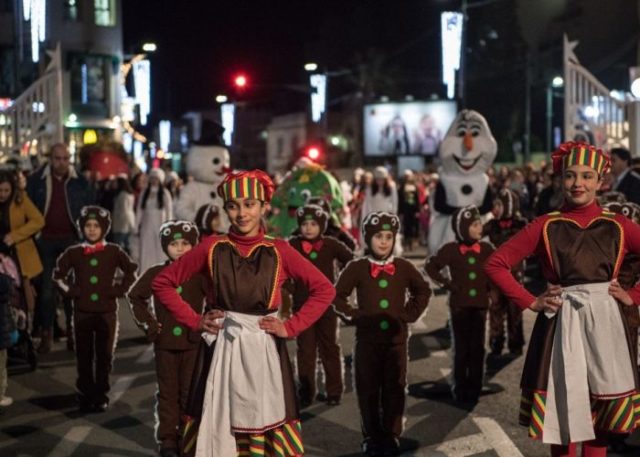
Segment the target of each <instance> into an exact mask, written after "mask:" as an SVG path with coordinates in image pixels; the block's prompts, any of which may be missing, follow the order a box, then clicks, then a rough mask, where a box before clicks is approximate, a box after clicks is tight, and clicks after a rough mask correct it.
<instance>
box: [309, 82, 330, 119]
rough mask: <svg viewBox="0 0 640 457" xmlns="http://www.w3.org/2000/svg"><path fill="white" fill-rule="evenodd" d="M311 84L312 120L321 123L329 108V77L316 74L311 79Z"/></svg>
mask: <svg viewBox="0 0 640 457" xmlns="http://www.w3.org/2000/svg"><path fill="white" fill-rule="evenodd" d="M309 82H310V84H311V120H312V121H313V122H320V120H321V119H322V115H323V114H324V112H325V109H326V106H327V76H326V75H322V74H314V75H311V76H310V77H309Z"/></svg>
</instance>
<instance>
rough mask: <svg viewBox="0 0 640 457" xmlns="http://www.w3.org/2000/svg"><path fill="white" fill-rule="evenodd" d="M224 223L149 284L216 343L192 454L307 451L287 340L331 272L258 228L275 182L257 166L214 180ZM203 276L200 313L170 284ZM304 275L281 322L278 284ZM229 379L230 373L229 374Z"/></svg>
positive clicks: (317, 308)
mask: <svg viewBox="0 0 640 457" xmlns="http://www.w3.org/2000/svg"><path fill="white" fill-rule="evenodd" d="M218 193H219V194H220V196H221V197H222V199H223V200H224V202H225V203H224V211H225V213H226V214H227V216H228V217H229V221H230V223H231V228H230V230H229V233H228V234H226V235H223V236H215V235H214V236H210V237H209V238H206V239H205V240H204V241H202V242H201V243H200V244H199V245H198V246H197V247H196V248H194V249H192V250H191V251H190V252H188V253H186V254H185V255H183V256H182V257H180V258H179V259H178V260H176V261H175V262H173V263H172V264H171V265H169V266H167V267H166V268H165V269H164V270H163V271H162V272H160V274H159V275H158V276H157V277H156V279H155V280H154V281H153V283H152V289H153V291H154V294H155V296H156V297H157V298H158V299H159V300H160V301H161V302H162V303H163V304H164V305H165V307H166V308H167V309H169V310H170V311H171V313H172V314H173V315H174V317H175V318H176V320H177V321H178V322H179V323H182V324H183V325H186V326H187V327H189V328H190V329H191V330H201V331H204V332H205V333H204V334H203V336H204V337H205V338H206V340H207V341H209V342H210V343H211V344H215V348H214V350H213V356H212V360H211V363H210V367H209V369H208V370H206V371H204V375H205V376H206V382H205V388H204V400H203V402H202V405H203V409H202V416H201V419H200V426H199V429H198V433H197V443H196V449H195V455H196V456H198V457H217V456H230V455H236V453H238V454H239V455H250V454H249V453H250V450H251V449H259V450H260V452H264V455H267V456H276V455H278V456H282V455H284V456H287V457H290V456H291V457H292V456H299V455H302V454H303V453H304V447H303V444H302V435H301V426H300V419H299V414H298V407H297V400H296V392H295V387H294V381H293V372H292V368H291V364H290V362H289V358H288V354H287V349H286V345H285V340H286V339H287V338H295V337H296V336H298V335H299V334H300V333H301V332H302V331H304V330H305V329H307V328H308V327H310V326H311V325H313V323H314V322H315V321H316V320H318V319H319V318H320V317H321V316H322V314H323V313H324V312H325V311H326V309H327V308H328V307H329V305H330V303H331V302H332V300H333V298H334V294H335V292H334V289H333V286H332V285H331V283H330V282H329V280H327V278H326V277H325V276H324V275H323V274H322V273H321V272H320V271H318V270H317V269H316V268H315V267H314V266H313V265H312V264H311V263H310V262H308V261H307V260H306V259H304V257H302V256H301V255H300V254H299V253H298V252H297V251H296V250H295V249H293V248H292V247H291V246H290V245H289V244H288V243H287V242H286V241H283V240H279V239H274V238H271V237H268V236H266V235H265V231H264V226H263V224H262V219H263V217H264V216H265V214H266V212H267V211H268V209H269V202H270V200H271V196H272V195H273V183H272V182H271V179H270V178H269V177H268V176H267V174H266V173H264V172H263V171H261V170H252V171H247V172H240V173H232V174H229V175H227V176H226V178H225V180H224V181H223V182H222V184H220V186H219V187H218ZM198 273H202V274H205V275H206V276H207V277H208V281H207V282H208V283H209V287H208V294H207V302H208V303H212V304H213V307H214V308H215V309H214V310H212V311H209V312H207V313H205V314H204V315H200V314H199V313H197V312H195V311H194V310H193V309H192V308H191V306H190V305H189V304H188V303H186V302H185V301H184V300H183V298H182V297H181V296H180V295H179V294H178V292H177V291H176V288H177V287H179V286H180V284H183V283H184V282H185V281H187V280H188V279H190V278H191V277H193V276H194V275H196V274H198ZM289 278H292V279H293V280H295V281H298V282H301V283H303V284H304V285H305V287H306V288H307V290H308V291H309V296H308V299H307V301H306V302H305V303H304V305H303V306H302V307H301V308H300V310H299V311H298V312H296V313H294V314H293V315H292V316H291V317H290V318H289V319H288V320H287V321H286V322H283V321H281V320H280V319H278V317H277V313H278V309H279V307H280V305H281V295H280V288H281V287H282V284H283V282H284V281H286V280H287V279H289ZM231 380H233V382H232V381H231Z"/></svg>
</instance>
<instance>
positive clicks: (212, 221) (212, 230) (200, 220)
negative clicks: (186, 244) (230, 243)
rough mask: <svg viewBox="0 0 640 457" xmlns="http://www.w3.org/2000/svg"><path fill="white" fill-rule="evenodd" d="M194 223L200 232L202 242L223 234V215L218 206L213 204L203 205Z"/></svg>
mask: <svg viewBox="0 0 640 457" xmlns="http://www.w3.org/2000/svg"><path fill="white" fill-rule="evenodd" d="M194 222H195V223H196V227H198V231H199V232H200V240H202V239H204V238H206V237H208V236H211V235H221V234H222V232H221V231H220V229H221V228H222V214H221V212H220V207H219V206H218V205H214V204H213V203H210V204H208V205H202V206H201V207H200V208H198V212H197V213H196V220H195V221H194Z"/></svg>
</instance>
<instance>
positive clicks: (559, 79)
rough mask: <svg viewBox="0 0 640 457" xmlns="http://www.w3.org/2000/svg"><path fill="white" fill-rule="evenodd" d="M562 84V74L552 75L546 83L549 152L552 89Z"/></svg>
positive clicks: (550, 143)
mask: <svg viewBox="0 0 640 457" xmlns="http://www.w3.org/2000/svg"><path fill="white" fill-rule="evenodd" d="M562 86H564V79H562V76H554V78H553V79H552V80H551V82H550V83H549V84H548V85H547V151H546V152H551V149H552V148H553V143H552V140H551V138H552V135H553V126H552V124H553V96H554V89H557V88H560V87H562Z"/></svg>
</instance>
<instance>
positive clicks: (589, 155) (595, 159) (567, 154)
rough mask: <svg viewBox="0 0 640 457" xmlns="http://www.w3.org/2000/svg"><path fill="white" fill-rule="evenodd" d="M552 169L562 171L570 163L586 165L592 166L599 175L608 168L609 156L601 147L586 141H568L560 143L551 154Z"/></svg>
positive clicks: (556, 171) (557, 171)
mask: <svg viewBox="0 0 640 457" xmlns="http://www.w3.org/2000/svg"><path fill="white" fill-rule="evenodd" d="M551 159H552V161H553V171H554V172H555V173H562V172H563V171H564V170H566V169H567V168H568V167H570V166H571V165H586V166H588V167H591V168H593V169H594V170H595V171H596V172H598V174H599V175H600V176H602V174H603V173H606V172H607V171H608V170H609V165H610V159H609V156H608V155H607V154H606V153H604V152H603V151H602V150H601V149H597V148H596V147H595V146H592V145H590V144H587V143H576V142H573V141H569V142H567V143H562V144H561V145H560V146H559V147H558V149H557V150H556V151H555V152H554V153H553V154H552V155H551Z"/></svg>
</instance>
